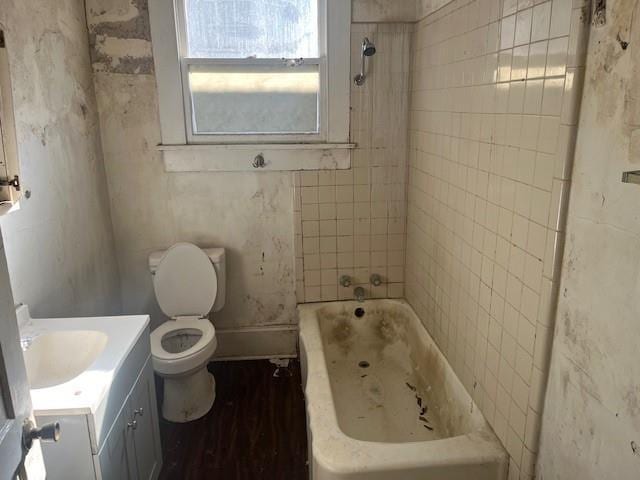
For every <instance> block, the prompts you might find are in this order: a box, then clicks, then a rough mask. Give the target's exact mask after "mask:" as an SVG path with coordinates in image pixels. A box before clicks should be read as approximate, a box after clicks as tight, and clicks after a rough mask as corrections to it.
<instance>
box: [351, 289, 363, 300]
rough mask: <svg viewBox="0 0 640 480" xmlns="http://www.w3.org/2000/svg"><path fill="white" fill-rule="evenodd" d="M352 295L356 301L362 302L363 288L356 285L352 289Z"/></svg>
mask: <svg viewBox="0 0 640 480" xmlns="http://www.w3.org/2000/svg"><path fill="white" fill-rule="evenodd" d="M353 296H354V297H356V300H357V301H358V302H364V288H362V287H356V288H354V289H353Z"/></svg>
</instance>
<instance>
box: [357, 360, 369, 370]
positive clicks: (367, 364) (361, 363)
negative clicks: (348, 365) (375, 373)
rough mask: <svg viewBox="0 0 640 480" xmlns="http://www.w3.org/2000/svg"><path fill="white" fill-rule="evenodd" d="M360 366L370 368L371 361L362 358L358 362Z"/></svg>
mask: <svg viewBox="0 0 640 480" xmlns="http://www.w3.org/2000/svg"><path fill="white" fill-rule="evenodd" d="M358 366H359V367H360V368H368V367H369V362H367V361H366V360H361V361H360V362H358Z"/></svg>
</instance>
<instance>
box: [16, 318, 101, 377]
mask: <svg viewBox="0 0 640 480" xmlns="http://www.w3.org/2000/svg"><path fill="white" fill-rule="evenodd" d="M108 338H109V337H108V336H107V335H106V334H105V333H104V332H100V331H97V330H63V331H57V332H55V331H54V332H47V333H43V334H41V335H38V336H37V337H36V338H35V339H34V340H33V342H32V343H31V345H30V346H29V347H28V348H27V350H26V351H25V352H24V360H25V364H26V366H27V377H28V378H29V383H30V385H31V388H32V389H34V388H47V387H52V386H54V385H59V384H61V383H65V382H68V381H70V380H73V379H74V378H76V377H77V376H79V375H80V374H82V373H83V372H84V371H85V370H87V369H88V368H89V367H90V366H91V364H93V362H94V361H95V360H96V358H98V356H99V355H100V354H101V353H102V351H103V350H104V348H105V346H106V345H107V340H108Z"/></svg>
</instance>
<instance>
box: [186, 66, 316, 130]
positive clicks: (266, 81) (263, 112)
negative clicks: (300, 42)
mask: <svg viewBox="0 0 640 480" xmlns="http://www.w3.org/2000/svg"><path fill="white" fill-rule="evenodd" d="M189 88H190V90H191V104H192V107H193V131H194V133H195V134H248V133H257V134H268V133H275V134H292V133H318V92H319V88H320V77H319V73H318V65H302V66H298V67H295V68H291V67H287V66H285V65H266V66H263V65H251V66H247V65H242V66H240V65H230V64H213V65H190V66H189Z"/></svg>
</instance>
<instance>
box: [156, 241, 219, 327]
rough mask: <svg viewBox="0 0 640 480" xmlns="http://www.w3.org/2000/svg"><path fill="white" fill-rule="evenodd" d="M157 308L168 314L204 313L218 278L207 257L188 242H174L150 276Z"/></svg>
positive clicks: (209, 304) (175, 315)
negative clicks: (152, 276) (152, 275)
mask: <svg viewBox="0 0 640 480" xmlns="http://www.w3.org/2000/svg"><path fill="white" fill-rule="evenodd" d="M153 287H154V289H155V292H156V298H157V299H158V304H159V305H160V308H161V309H162V311H163V312H164V313H165V315H167V316H169V317H172V318H173V317H178V316H187V315H194V316H195V315H197V316H201V317H204V316H205V315H207V314H208V313H209V312H210V311H211V308H212V307H213V303H214V302H215V300H216V293H217V291H218V277H217V275H216V271H215V269H214V267H213V263H211V260H210V259H209V257H208V256H207V255H206V253H204V252H203V251H202V250H201V249H200V248H198V247H196V246H195V245H193V244H191V243H176V244H175V245H174V246H172V247H171V248H169V249H168V250H167V251H166V252H165V254H164V255H163V257H162V258H161V259H160V263H159V264H158V268H157V269H156V273H155V276H154V279H153Z"/></svg>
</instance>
